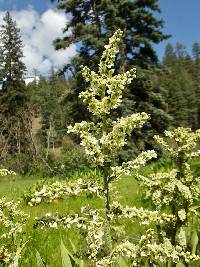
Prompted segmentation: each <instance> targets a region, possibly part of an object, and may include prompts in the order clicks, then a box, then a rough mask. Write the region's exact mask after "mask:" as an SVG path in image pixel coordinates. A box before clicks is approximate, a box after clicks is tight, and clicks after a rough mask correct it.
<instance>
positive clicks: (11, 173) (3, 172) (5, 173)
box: [0, 169, 16, 176]
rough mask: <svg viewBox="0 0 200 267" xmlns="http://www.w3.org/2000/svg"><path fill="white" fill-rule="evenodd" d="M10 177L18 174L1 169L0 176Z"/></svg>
mask: <svg viewBox="0 0 200 267" xmlns="http://www.w3.org/2000/svg"><path fill="white" fill-rule="evenodd" d="M8 175H16V172H14V171H11V170H7V169H0V176H8Z"/></svg>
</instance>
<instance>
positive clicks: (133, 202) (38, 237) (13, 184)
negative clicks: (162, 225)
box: [0, 161, 200, 267]
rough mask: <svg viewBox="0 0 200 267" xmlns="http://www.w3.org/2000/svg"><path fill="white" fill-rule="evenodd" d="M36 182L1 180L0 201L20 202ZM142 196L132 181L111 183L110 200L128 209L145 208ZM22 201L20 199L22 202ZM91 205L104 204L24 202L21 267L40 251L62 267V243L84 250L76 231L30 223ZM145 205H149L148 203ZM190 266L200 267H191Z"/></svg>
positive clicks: (132, 228)
mask: <svg viewBox="0 0 200 267" xmlns="http://www.w3.org/2000/svg"><path fill="white" fill-rule="evenodd" d="M192 165H193V169H194V171H195V172H196V174H199V172H200V168H199V166H200V163H199V161H194V162H193V163H192ZM163 168H165V167H164V166H163V163H162V162H161V163H159V164H158V163H156V164H153V165H151V166H150V167H148V168H147V169H146V170H145V172H147V173H149V172H152V171H155V170H156V171H158V170H161V171H163ZM36 182H37V179H36V178H35V177H20V176H16V177H14V178H8V177H5V178H3V177H0V198H1V197H3V196H5V197H6V198H7V199H8V200H11V199H13V200H15V201H17V200H20V199H21V196H22V194H23V192H24V190H26V189H27V188H29V187H30V186H31V185H33V184H35V183H36ZM141 196H142V194H141V192H140V189H139V186H138V184H137V182H136V181H135V180H134V178H133V177H123V178H122V179H120V180H119V181H118V182H114V183H113V190H112V200H119V201H120V203H122V204H124V205H129V206H142V205H143V206H144V205H146V204H144V201H143V200H142V199H141ZM21 200H22V199H21ZM88 204H89V205H90V206H92V207H95V208H100V207H102V206H103V202H102V200H101V199H99V198H95V197H93V198H86V197H83V196H82V197H77V198H68V199H67V200H60V201H59V202H58V203H51V204H47V203H43V204H40V205H38V206H35V207H29V206H27V205H26V204H25V203H24V202H23V201H21V203H20V208H21V209H22V210H23V211H24V212H26V213H27V214H28V215H29V216H30V218H29V220H28V223H27V226H26V236H25V238H26V239H28V240H29V242H28V244H27V248H26V250H25V251H24V255H23V260H22V262H21V265H20V266H21V267H37V263H36V250H37V251H39V253H40V254H41V256H42V258H43V259H44V261H45V262H46V263H47V266H48V267H61V266H62V264H61V255H60V242H61V240H63V242H64V244H65V245H66V247H67V248H68V249H69V250H70V251H72V246H71V244H70V240H73V243H74V244H75V246H76V247H77V248H79V249H83V250H84V240H83V239H82V237H81V236H80V234H79V233H78V232H77V231H75V230H72V229H70V230H66V229H62V228H58V229H45V230H41V229H34V228H33V223H34V218H35V217H40V216H43V215H44V214H45V213H49V212H50V213H52V214H54V213H55V212H59V213H60V214H68V213H73V212H77V213H78V212H79V211H80V208H81V207H82V206H86V205H88ZM147 205H148V203H147ZM127 231H128V234H130V236H133V237H134V236H135V235H136V236H137V234H138V233H139V232H141V231H142V230H141V227H138V225H137V224H134V225H133V224H128V226H127ZM192 266H196V267H197V266H199V265H198V263H197V265H195V264H194V265H192Z"/></svg>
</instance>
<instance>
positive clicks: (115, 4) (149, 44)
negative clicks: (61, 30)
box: [55, 0, 168, 138]
mask: <svg viewBox="0 0 200 267" xmlns="http://www.w3.org/2000/svg"><path fill="white" fill-rule="evenodd" d="M58 7H59V8H60V9H62V10H64V11H65V12H66V13H67V14H69V13H70V14H71V15H72V16H71V20H70V21H69V23H68V24H67V26H66V28H65V32H67V31H68V30H69V29H71V34H70V35H69V34H67V35H66V36H65V37H64V38H63V39H57V40H56V41H55V47H56V49H63V48H66V47H68V46H69V45H71V44H77V47H78V50H79V51H78V52H79V53H78V54H77V56H76V57H75V58H73V60H72V61H71V63H70V64H68V65H67V66H66V67H65V70H69V69H70V70H73V74H75V81H76V83H75V87H74V88H73V90H72V92H71V94H68V99H70V103H71V104H72V114H71V116H72V117H73V118H74V119H75V121H80V120H83V119H88V116H89V115H88V112H87V110H86V109H85V108H84V106H83V105H82V104H81V103H80V102H79V101H75V100H74V99H77V98H78V97H77V96H78V94H79V92H80V91H82V90H83V89H84V88H85V83H84V81H83V79H82V77H81V76H80V74H79V70H80V66H81V65H87V66H89V67H90V68H91V69H92V70H96V67H95V66H97V64H98V58H99V55H100V54H101V53H102V51H103V48H104V43H106V42H107V40H108V38H109V37H110V36H111V35H112V34H113V32H114V31H115V30H116V29H118V28H121V29H122V30H123V32H124V38H123V43H124V45H121V47H120V49H119V53H118V59H117V61H116V69H117V70H118V72H119V73H121V72H122V71H126V70H129V69H130V68H131V67H132V66H133V65H134V66H137V67H139V68H137V69H138V70H139V71H138V74H137V77H138V79H137V80H136V82H135V83H134V85H133V84H132V85H130V86H129V88H127V90H126V92H125V93H124V98H123V99H124V100H123V101H124V103H123V105H122V110H121V111H120V112H121V113H122V115H123V114H131V113H132V112H133V111H134V112H135V111H140V107H141V106H142V105H143V103H145V105H144V106H143V108H142V110H145V111H146V112H149V111H152V110H153V108H155V109H157V114H158V113H160V115H161V114H162V115H161V116H163V115H164V119H163V121H165V122H167V121H168V119H167V117H168V116H167V114H166V112H165V109H163V107H162V105H160V104H158V105H157V102H158V100H159V99H160V98H162V100H161V102H163V101H164V98H163V96H162V94H161V91H162V90H161V91H159V90H158V87H157V86H155V87H154V83H153V82H151V80H149V77H150V75H149V72H151V73H154V71H155V69H154V68H155V67H156V65H157V62H158V60H157V56H156V53H155V51H154V49H153V44H154V43H159V42H161V41H162V40H164V39H166V38H167V37H168V35H165V34H163V33H162V27H163V21H162V20H159V19H157V18H156V17H155V12H160V9H159V6H158V3H157V1H156V0H153V1H152V0H148V1H129V0H123V1H121V0H112V1H111V0H101V1H100V0H88V1H80V0H71V1H66V0H62V1H59V5H58ZM152 66H154V67H153V68H152ZM146 86H147V87H146ZM158 91H159V92H158ZM157 93H158V95H157ZM156 95H157V96H156ZM155 97H156V98H157V100H156V101H155ZM71 100H72V101H71ZM136 101H137V102H138V104H137V105H134V103H135V102H136ZM145 108H146V109H145ZM77 110H78V111H79V112H78V114H77ZM75 112H76V113H75ZM74 113H75V114H76V117H74ZM154 120H155V118H154ZM151 122H152V121H151ZM158 124H159V123H155V124H154V125H153V124H151V123H150V129H151V130H150V131H149V133H150V132H151V133H153V132H154V133H155V131H156V132H157V130H158V129H156V128H155V129H153V127H154V126H156V125H158ZM166 127H167V124H165V125H164V129H165V128H166ZM162 130H163V129H162ZM145 134H146V133H145ZM146 135H147V134H146ZM151 137H152V134H150V138H151Z"/></svg>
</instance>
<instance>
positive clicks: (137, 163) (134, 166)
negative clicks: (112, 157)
mask: <svg viewBox="0 0 200 267" xmlns="http://www.w3.org/2000/svg"><path fill="white" fill-rule="evenodd" d="M153 158H157V154H156V152H155V151H154V150H148V151H145V152H142V153H141V154H140V155H139V156H137V158H136V159H134V160H132V161H128V162H124V163H122V165H121V166H115V167H111V170H112V176H114V177H116V178H118V177H120V176H122V175H131V173H132V172H133V171H138V170H139V169H140V168H141V167H142V166H145V165H146V163H147V161H149V160H151V159H153Z"/></svg>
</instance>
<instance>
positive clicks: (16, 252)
mask: <svg viewBox="0 0 200 267" xmlns="http://www.w3.org/2000/svg"><path fill="white" fill-rule="evenodd" d="M18 205H19V203H14V202H13V201H6V199H5V198H1V199H0V226H1V229H0V237H1V239H0V263H2V264H6V265H7V266H9V267H12V266H13V267H14V266H18V261H19V258H20V255H21V252H22V249H23V248H24V246H25V244H26V242H25V241H24V240H23V231H24V228H25V224H26V221H27V218H28V216H27V215H26V214H25V213H24V212H22V211H20V210H18Z"/></svg>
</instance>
